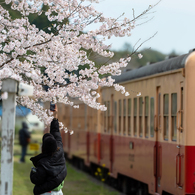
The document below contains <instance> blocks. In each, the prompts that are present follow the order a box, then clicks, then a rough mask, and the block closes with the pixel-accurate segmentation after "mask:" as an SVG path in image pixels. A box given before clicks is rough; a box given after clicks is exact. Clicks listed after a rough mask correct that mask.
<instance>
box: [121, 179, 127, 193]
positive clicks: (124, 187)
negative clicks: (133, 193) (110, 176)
mask: <svg viewBox="0 0 195 195" xmlns="http://www.w3.org/2000/svg"><path fill="white" fill-rule="evenodd" d="M121 190H122V192H123V193H124V194H127V193H128V187H127V179H125V178H124V179H123V181H122V184H121Z"/></svg>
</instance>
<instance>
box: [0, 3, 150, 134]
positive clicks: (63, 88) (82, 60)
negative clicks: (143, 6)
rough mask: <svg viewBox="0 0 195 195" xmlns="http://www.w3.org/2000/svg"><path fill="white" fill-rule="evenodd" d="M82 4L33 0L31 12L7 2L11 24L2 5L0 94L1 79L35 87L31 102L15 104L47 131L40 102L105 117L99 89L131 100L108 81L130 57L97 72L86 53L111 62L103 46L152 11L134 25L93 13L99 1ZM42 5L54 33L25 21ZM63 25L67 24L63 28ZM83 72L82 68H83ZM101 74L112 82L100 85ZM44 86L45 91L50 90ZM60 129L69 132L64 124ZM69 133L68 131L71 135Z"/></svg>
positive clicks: (21, 99)
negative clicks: (108, 89)
mask: <svg viewBox="0 0 195 195" xmlns="http://www.w3.org/2000/svg"><path fill="white" fill-rule="evenodd" d="M84 1H85V0H82V1H77V0H52V1H50V0H35V1H33V3H31V4H30V6H29V4H28V3H29V1H19V0H6V1H5V3H6V4H9V3H11V8H12V9H13V10H17V11H19V12H20V13H21V15H22V17H21V18H18V19H14V20H13V19H11V17H10V15H9V12H8V11H7V10H5V9H4V8H3V7H2V6H1V5H0V88H1V85H2V79H4V78H13V79H16V80H18V81H20V82H24V83H26V84H29V85H32V86H34V97H33V98H30V97H17V102H18V103H19V104H21V105H23V106H26V107H28V108H30V109H31V110H32V113H33V114H36V115H37V116H38V117H39V118H40V119H41V120H42V121H44V122H45V124H46V125H47V124H49V123H50V122H51V120H52V113H51V112H50V111H49V110H47V109H45V108H44V107H43V106H42V105H41V104H40V103H39V102H46V101H51V100H53V101H54V102H60V103H63V104H68V105H70V106H73V107H74V108H78V107H79V105H77V104H75V103H74V102H73V101H72V98H77V99H79V100H80V101H82V102H84V103H85V104H87V105H88V106H90V107H92V108H94V109H98V110H102V111H106V110H107V108H106V107H105V105H101V104H100V103H99V102H98V98H101V97H100V93H98V92H97V91H96V90H97V89H98V88H99V87H104V86H107V87H114V89H115V90H117V91H120V92H121V93H122V94H124V95H126V96H128V95H129V92H127V91H126V90H125V88H124V87H123V86H121V85H119V84H116V83H114V82H115V80H114V79H113V78H112V76H114V75H120V74H121V68H124V67H126V66H127V64H128V63H129V62H130V60H131V57H126V58H121V59H120V60H119V61H118V62H111V63H109V62H105V64H103V65H101V66H100V67H97V66H96V63H95V62H94V61H92V60H91V58H90V56H89V54H88V53H87V52H86V50H91V51H93V52H94V53H96V54H97V55H99V56H102V57H106V58H112V57H113V56H114V52H112V51H109V48H110V45H106V44H105V40H107V39H110V38H111V37H124V36H130V35H131V33H132V30H133V29H134V28H135V26H136V21H137V19H139V18H140V17H142V16H143V15H144V14H145V13H147V12H149V11H150V9H151V8H152V6H150V7H149V8H148V9H147V10H144V12H143V13H142V14H140V15H138V17H136V16H134V18H133V19H129V18H127V17H125V16H124V14H122V15H121V17H116V18H111V17H105V16H104V15H103V13H101V12H98V11H97V10H95V9H94V7H93V4H94V3H98V0H89V1H85V3H84ZM42 4H44V5H47V6H48V10H47V11H46V12H45V15H46V16H47V18H48V20H49V21H55V23H57V25H56V24H54V25H53V26H48V29H49V30H52V28H53V29H55V31H56V32H57V33H50V34H49V33H46V32H44V31H43V30H39V29H38V28H37V27H36V26H35V25H34V24H30V22H29V20H28V17H27V16H28V15H29V14H31V13H37V14H39V15H40V14H42V10H41V9H40V8H41V6H42ZM86 4H88V5H87V6H86ZM54 12H55V14H53V13H54ZM64 19H68V21H69V22H68V23H66V24H64V23H63V22H62V21H63V20H64ZM93 23H96V25H97V28H96V29H93V28H91V30H90V31H86V30H85V29H86V27H88V26H90V25H91V24H93ZM81 31H82V32H84V33H81ZM138 57H139V58H141V57H142V55H141V54H139V55H138ZM86 64H87V67H86V66H85V65H86ZM83 66H85V68H81V67H83ZM43 70H44V71H43ZM68 72H69V73H68ZM105 74H109V75H110V76H108V77H107V78H103V79H102V77H100V75H101V76H102V75H105ZM43 86H48V87H49V88H48V90H47V91H46V90H45V89H44V88H43ZM138 95H140V94H139V93H138ZM60 127H61V129H64V131H65V132H68V129H67V128H66V127H64V126H63V124H62V123H60ZM73 133H74V132H73V131H70V134H73Z"/></svg>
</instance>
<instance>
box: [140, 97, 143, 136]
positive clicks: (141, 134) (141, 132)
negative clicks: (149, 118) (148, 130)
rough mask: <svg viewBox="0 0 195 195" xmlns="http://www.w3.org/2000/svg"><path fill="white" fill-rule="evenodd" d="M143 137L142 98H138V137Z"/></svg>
mask: <svg viewBox="0 0 195 195" xmlns="http://www.w3.org/2000/svg"><path fill="white" fill-rule="evenodd" d="M142 136H143V97H139V137H142Z"/></svg>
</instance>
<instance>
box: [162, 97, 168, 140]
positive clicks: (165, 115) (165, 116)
mask: <svg viewBox="0 0 195 195" xmlns="http://www.w3.org/2000/svg"><path fill="white" fill-rule="evenodd" d="M166 101H167V102H166ZM163 136H164V140H165V141H168V138H169V94H168V93H167V94H164V95H163Z"/></svg>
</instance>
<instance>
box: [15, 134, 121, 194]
mask: <svg viewBox="0 0 195 195" xmlns="http://www.w3.org/2000/svg"><path fill="white" fill-rule="evenodd" d="M35 135H36V136H35V137H36V140H37V139H38V140H39V141H40V140H41V139H40V137H42V135H40V136H38V135H37V134H35ZM32 139H34V136H33V135H32ZM14 153H15V155H14V177H13V195H32V194H33V187H34V185H33V184H32V183H31V181H30V170H31V167H32V166H33V165H32V162H31V161H30V157H31V156H33V155H34V152H33V151H30V150H28V155H27V156H26V158H25V159H26V163H19V158H20V146H19V145H18V142H17V140H16V142H15V146H14ZM67 172H68V174H67V177H66V179H65V182H64V188H63V190H62V191H63V193H64V195H118V194H119V193H118V192H116V191H114V190H109V189H108V188H107V187H105V185H104V184H103V183H101V182H94V181H92V179H91V177H89V176H88V175H87V174H85V173H83V172H81V171H78V170H77V169H75V168H74V167H72V166H71V165H70V164H68V163H67ZM93 180H95V179H93ZM95 181H96V180H95Z"/></svg>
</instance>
